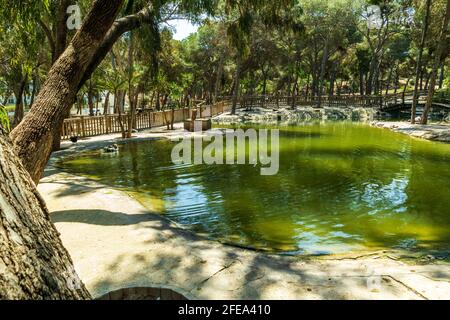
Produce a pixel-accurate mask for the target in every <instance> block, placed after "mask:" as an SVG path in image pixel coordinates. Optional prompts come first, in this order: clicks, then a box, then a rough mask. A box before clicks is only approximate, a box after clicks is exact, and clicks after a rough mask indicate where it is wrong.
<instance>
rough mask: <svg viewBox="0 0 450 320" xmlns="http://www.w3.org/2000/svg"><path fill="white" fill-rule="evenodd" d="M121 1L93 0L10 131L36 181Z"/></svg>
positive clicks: (16, 146) (20, 155)
mask: <svg viewBox="0 0 450 320" xmlns="http://www.w3.org/2000/svg"><path fill="white" fill-rule="evenodd" d="M122 3H123V0H114V1H111V0H96V1H94V3H93V5H92V9H91V11H90V12H89V13H88V15H87V17H86V20H85V22H84V23H83V25H82V27H81V29H80V30H79V31H78V32H77V33H76V35H75V36H74V38H73V40H72V42H71V43H70V44H69V46H68V47H67V49H66V50H65V51H64V53H63V54H62V55H61V56H60V58H59V59H58V60H57V61H56V62H55V63H54V64H53V66H52V68H51V70H50V72H49V74H48V77H47V80H46V81H45V83H44V85H43V87H42V89H41V91H40V93H39V95H38V96H37V98H36V102H35V105H34V107H33V109H32V110H31V111H30V112H29V113H28V114H27V115H26V116H25V118H24V120H23V121H22V122H21V124H20V125H19V126H17V127H16V128H15V129H14V130H13V131H12V132H11V137H12V139H13V141H14V144H15V148H16V151H17V154H18V155H19V157H20V159H22V160H23V163H24V165H25V167H26V168H27V170H28V171H29V172H30V174H31V177H32V179H33V181H34V182H36V183H37V182H38V181H39V180H40V178H41V176H42V173H43V171H44V168H45V166H46V164H47V161H48V159H49V158H50V154H51V151H52V145H53V136H54V134H53V131H55V130H59V129H60V128H61V126H62V123H63V121H64V117H65V116H66V115H67V114H68V112H69V110H70V107H71V105H72V103H73V101H74V100H75V97H76V93H77V90H78V86H79V84H80V81H81V79H82V77H83V75H84V73H85V70H86V68H87V66H88V64H89V63H90V61H91V60H92V58H93V56H94V54H95V52H96V51H97V50H98V48H99V47H100V45H101V44H102V42H103V39H104V37H105V35H106V33H107V32H108V30H109V28H110V27H111V25H112V24H113V22H114V19H115V17H116V15H117V14H118V12H119V10H120V8H121V5H122Z"/></svg>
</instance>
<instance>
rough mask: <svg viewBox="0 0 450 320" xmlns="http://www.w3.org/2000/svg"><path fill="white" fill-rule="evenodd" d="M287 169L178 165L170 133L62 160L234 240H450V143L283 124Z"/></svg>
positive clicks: (441, 245) (391, 244)
mask: <svg viewBox="0 0 450 320" xmlns="http://www.w3.org/2000/svg"><path fill="white" fill-rule="evenodd" d="M279 129H280V170H279V173H278V174H277V175H275V176H261V175H260V167H258V166H256V167H255V166H252V165H231V166H230V165H174V164H173V163H172V162H171V157H170V155H171V152H172V148H173V147H174V145H175V143H174V142H171V141H169V140H157V141H144V142H132V143H128V144H125V145H122V146H120V152H119V153H118V154H117V155H110V154H105V153H103V152H102V151H101V150H98V151H87V152H84V153H81V154H77V155H75V156H70V157H67V158H65V159H63V160H62V161H60V162H59V163H58V166H60V167H61V168H62V169H63V170H65V171H68V172H70V173H74V174H79V175H84V176H88V177H90V178H93V179H96V180H98V181H100V182H102V183H104V184H107V185H109V186H112V187H116V188H120V189H123V190H126V191H128V192H132V193H133V194H134V195H135V196H136V198H137V199H139V201H141V202H142V203H143V204H144V205H145V206H146V207H147V208H148V209H149V210H150V211H153V212H156V213H159V214H162V215H165V216H166V217H168V218H169V219H171V220H174V221H176V222H178V223H179V224H181V225H184V226H186V227H188V228H190V229H192V230H193V231H195V232H198V233H202V234H207V235H209V236H211V237H213V238H215V239H218V240H221V241H225V242H228V243H231V244H235V245H240V246H246V247H252V248H257V249H263V250H268V251H272V252H278V253H287V254H332V253H346V252H353V251H358V250H368V249H380V248H401V249H430V250H444V251H447V250H448V249H449V247H450V145H449V144H442V143H434V142H429V141H421V140H416V139H413V138H410V137H408V136H404V135H401V134H398V133H393V132H390V131H388V130H383V129H378V128H372V127H370V126H368V125H365V124H358V123H315V124H307V125H298V126H285V127H280V128H279Z"/></svg>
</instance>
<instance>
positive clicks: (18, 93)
mask: <svg viewBox="0 0 450 320" xmlns="http://www.w3.org/2000/svg"><path fill="white" fill-rule="evenodd" d="M26 85H27V76H25V79H23V81H22V82H21V83H20V84H19V87H18V88H17V89H16V90H14V96H15V97H16V108H15V111H14V119H13V127H16V126H17V125H18V124H19V123H20V122H21V121H22V119H23V116H24V113H25V112H24V108H23V94H24V91H25V86H26Z"/></svg>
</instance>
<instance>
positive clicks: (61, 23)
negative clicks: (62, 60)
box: [52, 0, 71, 63]
mask: <svg viewBox="0 0 450 320" xmlns="http://www.w3.org/2000/svg"><path fill="white" fill-rule="evenodd" d="M70 3H71V1H70V0H60V1H59V6H58V16H57V20H56V25H55V27H56V30H55V34H56V36H55V44H54V45H55V50H54V52H53V55H52V62H53V63H55V61H56V60H57V59H58V58H59V56H60V55H61V54H62V53H63V52H64V50H66V46H67V26H66V23H67V19H68V18H69V16H68V14H67V8H68V7H69V6H70Z"/></svg>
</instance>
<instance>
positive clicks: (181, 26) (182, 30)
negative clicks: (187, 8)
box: [169, 20, 198, 40]
mask: <svg viewBox="0 0 450 320" xmlns="http://www.w3.org/2000/svg"><path fill="white" fill-rule="evenodd" d="M169 25H170V26H172V27H174V28H175V34H174V39H176V40H183V39H186V38H187V37H188V36H189V35H190V34H191V33H194V32H196V31H197V29H198V26H194V25H193V24H192V23H190V22H189V21H187V20H172V21H169Z"/></svg>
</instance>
